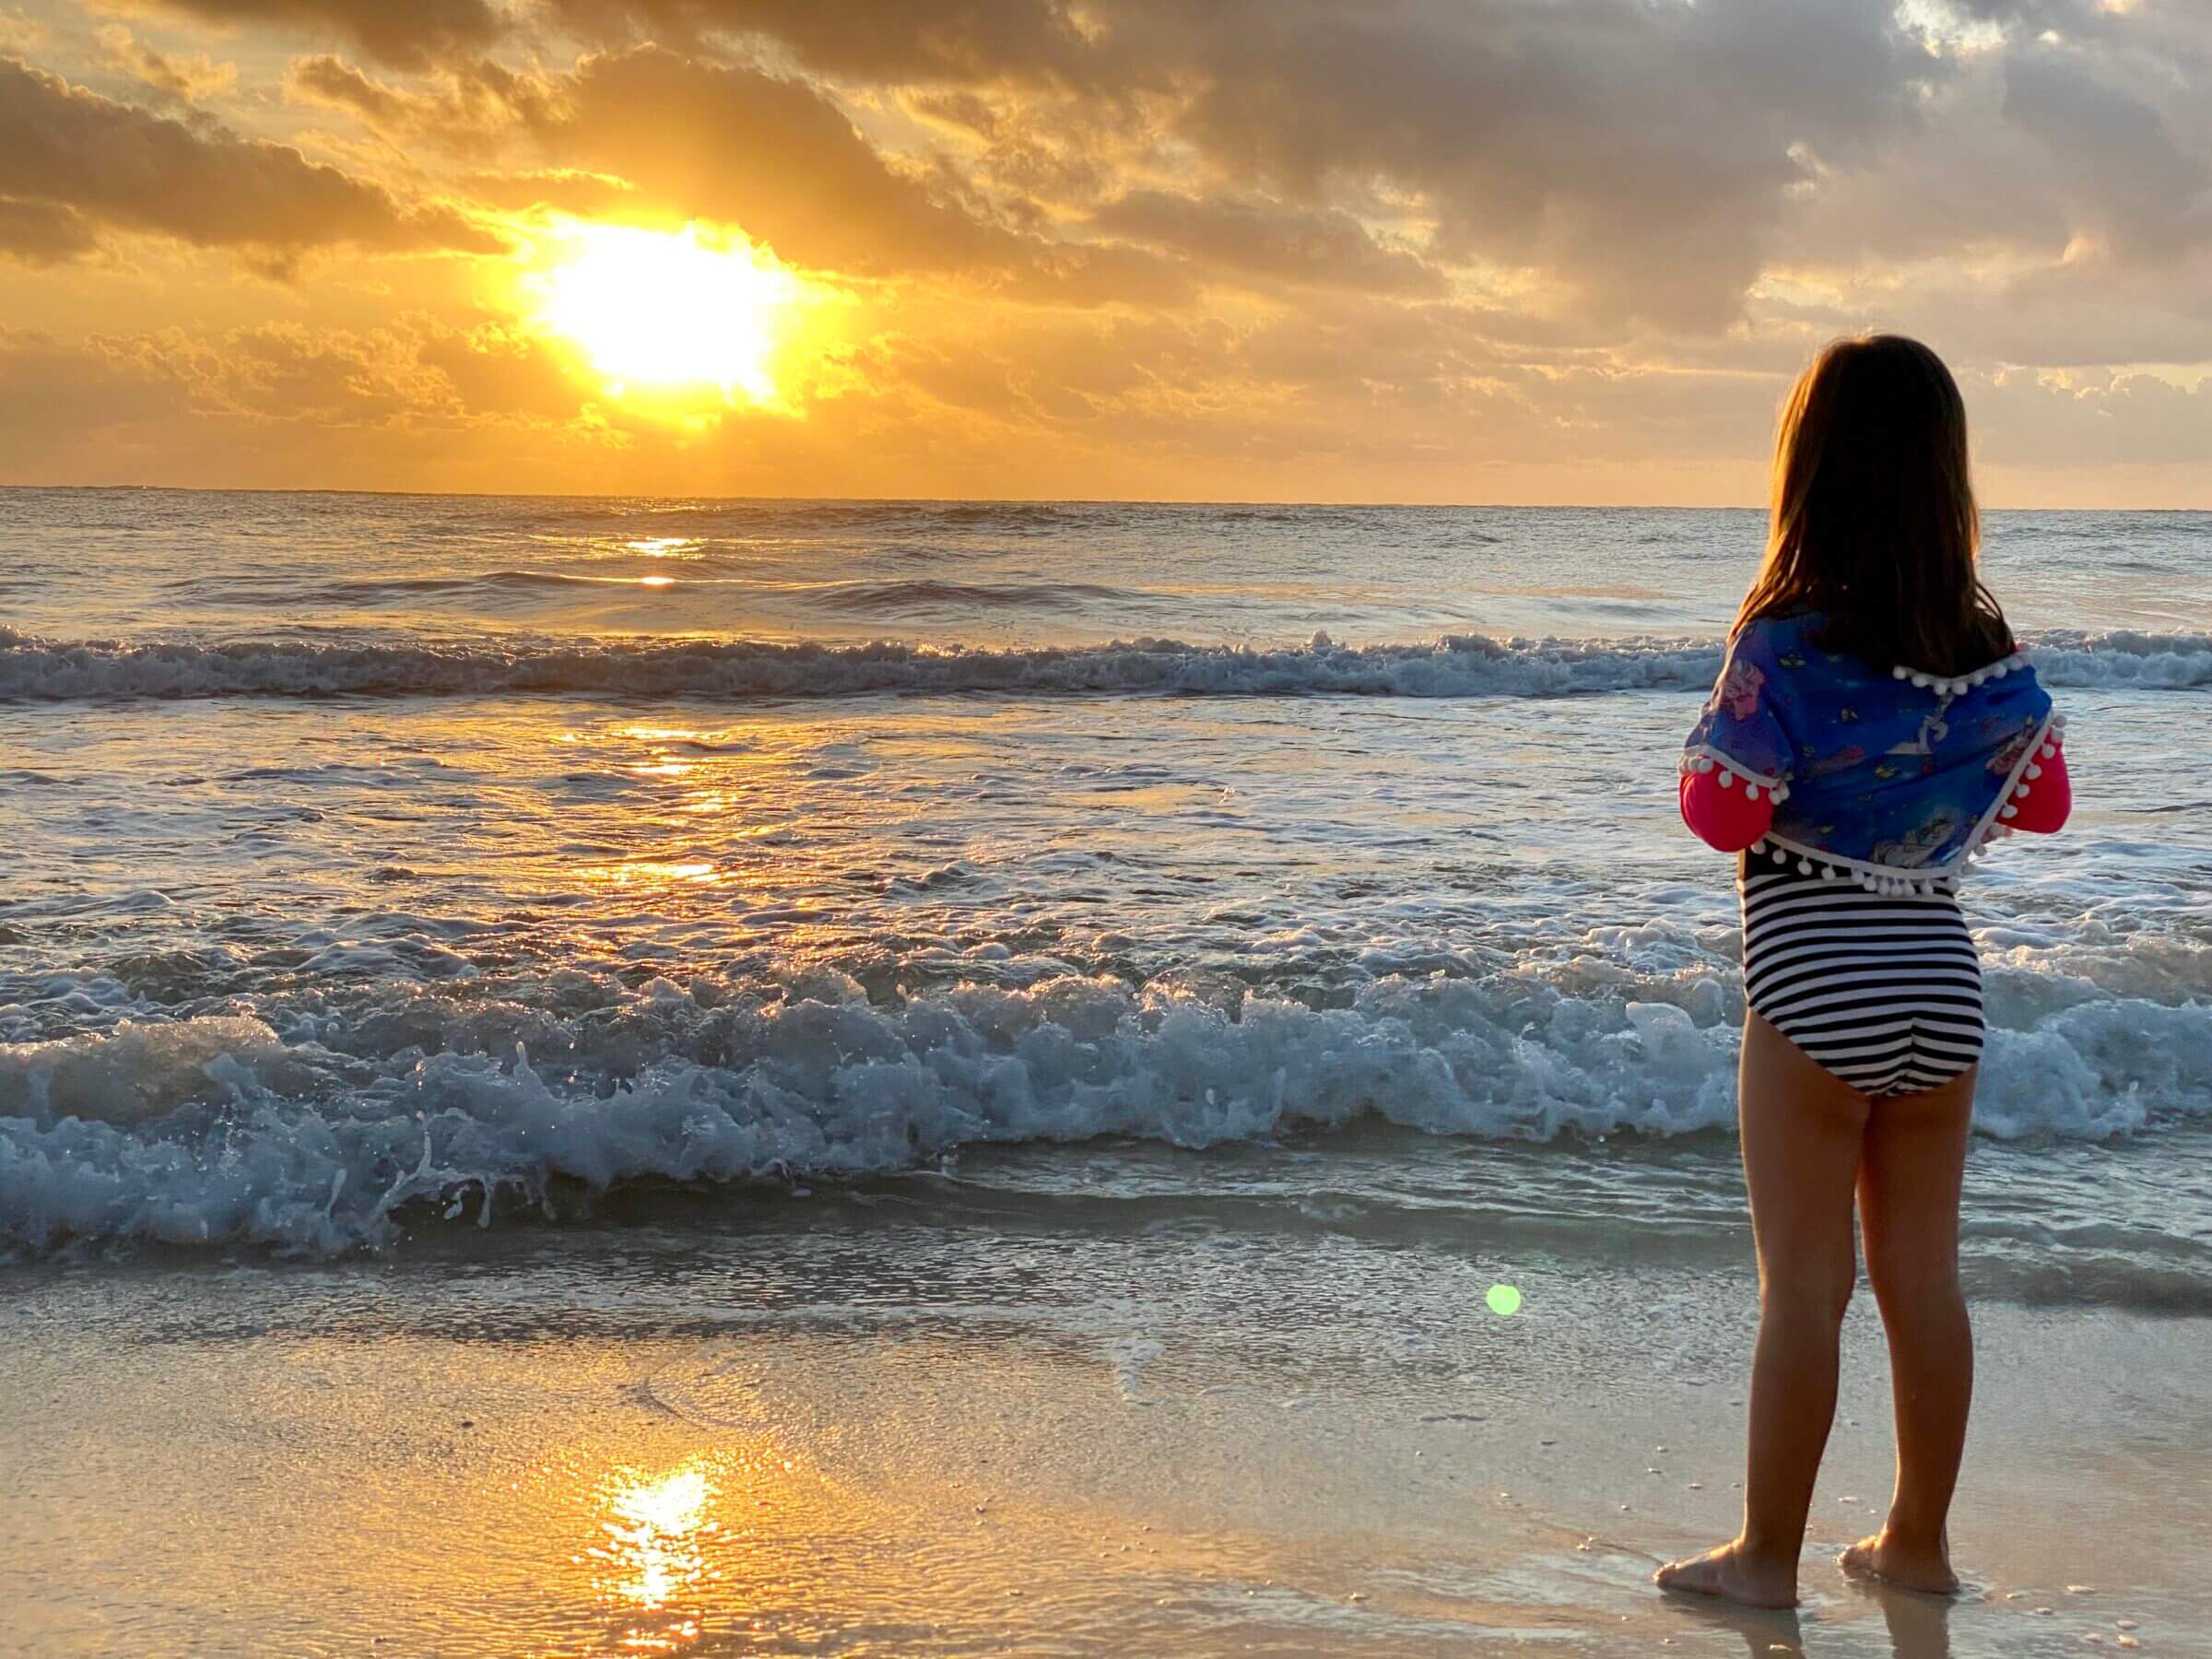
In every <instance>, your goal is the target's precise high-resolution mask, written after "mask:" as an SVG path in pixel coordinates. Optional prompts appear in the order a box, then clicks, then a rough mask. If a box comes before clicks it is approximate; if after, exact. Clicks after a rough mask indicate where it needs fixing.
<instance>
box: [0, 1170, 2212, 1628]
mask: <svg viewBox="0 0 2212 1659" xmlns="http://www.w3.org/2000/svg"><path fill="white" fill-rule="evenodd" d="M1451 1242H1452V1241H1449V1240H1447V1239H1445V1238H1442V1237H1441V1236H1440V1237H1438V1238H1435V1239H1433V1240H1431V1241H1426V1242H1424V1241H1419V1240H1395V1241H1389V1242H1386V1243H1378V1242H1373V1241H1358V1240H1346V1239H1339V1238H1319V1239H1312V1238H1305V1239H1295V1240H1283V1239H1265V1238H1262V1239H1253V1240H1238V1239H1233V1238H1230V1239H1223V1238H1220V1237H1215V1236H1208V1235H1207V1234H1206V1233H1205V1232H1204V1231H1202V1230H1194V1229H1192V1228H1190V1227H1188V1226H1187V1225H1179V1226H1173V1227H1170V1228H1168V1229H1166V1230H1158V1229H1153V1230H1146V1229H1141V1228H1140V1229H1137V1230H1118V1231H1117V1230H1102V1229H1100V1228H1098V1227H1097V1226H1096V1225H1091V1226H1088V1227H1070V1228H1066V1229H1063V1230H1060V1231H1058V1232H1056V1233H1055V1232H1049V1231H1038V1232H1033V1233H1027V1234H1013V1235H1006V1234H993V1233H991V1232H990V1231H988V1230H986V1227H985V1226H983V1225H971V1226H967V1227H955V1226H950V1225H947V1224H945V1223H944V1222H943V1221H942V1220H941V1219H933V1218H926V1217H915V1216H912V1215H909V1214H907V1213H906V1212H905V1209H904V1206H900V1205H898V1204H897V1203H895V1202H888V1201H887V1202H884V1203H882V1204H880V1205H879V1206H877V1210H876V1212H875V1213H874V1214H870V1213H868V1212H867V1210H866V1209H865V1207H864V1208H862V1209H860V1210H854V1211H848V1210H844V1209H841V1210H838V1211H836V1212H827V1211H826V1212H825V1213H824V1214H823V1216H822V1218H820V1220H819V1221H818V1224H816V1225H815V1226H813V1227H811V1228H806V1227H796V1226H794V1228H792V1229H790V1230H782V1231H778V1232H773V1233H767V1232H759V1231H747V1230H724V1231H722V1232H715V1231H712V1230H706V1231H700V1230H682V1231H674V1230H665V1229H662V1228H658V1227H654V1226H651V1225H636V1226H631V1227H628V1228H594V1229H588V1230H576V1231H572V1232H563V1233H560V1234H557V1235H550V1236H548V1235H539V1236H536V1237H534V1238H528V1239H524V1238H522V1237H520V1236H519V1235H517V1236H515V1237H513V1238H511V1239H508V1240H506V1241H501V1242H500V1243H499V1244H498V1245H497V1246H495V1247H492V1248H490V1249H488V1251H487V1252H486V1253H480V1254H477V1255H475V1256H462V1255H461V1254H459V1253H458V1252H457V1251H437V1252H426V1253H423V1254H421V1255H420V1256H419V1257H415V1258H400V1259H386V1260H382V1261H373V1262H353V1263H346V1264H338V1265H319V1266H317V1265H239V1264H235V1263H233V1264H228V1265H223V1264H216V1263H203V1264H193V1265H178V1264H176V1263H173V1262H172V1263H167V1264H159V1265H153V1264H148V1265H124V1266H120V1267H115V1266H108V1267H99V1268H92V1267H68V1266H61V1265H44V1266H31V1267H19V1268H17V1269H15V1270H13V1271H11V1272H10V1273H9V1274H8V1275H7V1276H6V1277H5V1279H0V1313H4V1316H5V1317H6V1321H7V1327H8V1329H9V1330H10V1332H11V1334H12V1335H13V1336H14V1340H13V1342H11V1343H10V1344H9V1345H8V1347H7V1348H6V1350H5V1357H0V1385H5V1386H6V1390H7V1394H8V1397H10V1398H11V1399H13V1400H15V1401H17V1402H18V1403H19V1405H18V1409H16V1410H15V1411H13V1412H11V1413H10V1415H9V1418H8V1421H7V1424H6V1429H5V1430H4V1431H0V1433H4V1435H5V1438H4V1439H0V1466H5V1467H6V1468H7V1469H8V1470H9V1471H10V1476H9V1484H10V1487H11V1490H12V1492H13V1494H14V1501H13V1502H11V1504H10V1506H9V1508H8V1512H7V1513H6V1518H5V1519H0V1560H5V1561H6V1563H7V1566H6V1568H5V1569H0V1585H4V1586H5V1594H6V1599H7V1601H8V1602H9V1604H10V1606H13V1607H15V1608H16V1609H17V1615H16V1620H15V1629H14V1634H13V1635H12V1636H11V1637H9V1638H6V1639H5V1640H6V1641H13V1642H16V1643H19V1644H23V1645H21V1646H20V1647H18V1648H17V1649H16V1650H14V1651H21V1652H26V1653H33V1652H35V1653H41V1654H53V1655H67V1654H91V1653H116V1652H147V1651H211V1650H218V1649H219V1650H221V1651H225V1652H238V1653H300V1652H326V1653H356V1652H359V1653H368V1652H371V1650H374V1651H377V1652H382V1653H441V1654H471V1653H485V1654H490V1653H612V1652H631V1653H636V1652H658V1653H698V1654H725V1653H1163V1654H1186V1653H1188V1654H1201V1653H1229V1652H1260V1653H1279V1654H1298V1653H1334V1652H1350V1651H1356V1652H1359V1653H1380V1654H1393V1653H1404V1654H1420V1653H1488V1652H1494V1651H1495V1652H1505V1651H1527V1650H1528V1649H1529V1648H1530V1647H1531V1646H1534V1647H1535V1651H1539V1652H1545V1653H1574V1654H1581V1653H1592V1654H1598V1653H1648V1652H1653V1651H1657V1650H1658V1649H1659V1648H1660V1647H1661V1646H1663V1645H1664V1646H1665V1649H1666V1651H1668V1652H1669V1653H1674V1652H1679V1653H1730V1654H1733V1653H1738V1652H1748V1653H1771V1652H1772V1651H1774V1648H1773V1644H1775V1643H1777V1642H1779V1643H1781V1644H1782V1651H1783V1652H1803V1653H1808V1654H1823V1655H1836V1656H1839V1659H1840V1656H1842V1655H1850V1654H1862V1653H1865V1654H1875V1653H1900V1654H1912V1655H1958V1656H1960V1659H1965V1656H1968V1655H1993V1656H1994V1655H1999V1654H2002V1655H2013V1654H2019V1653H2041V1652H2054V1653H2055V1652H2060V1651H2066V1652H2076V1651H2079V1650H2080V1649H2081V1647H2082V1646H2083V1645H2084V1643H2085V1639H2086V1638H2087V1637H2088V1636H2089V1635H2091V1634H2095V1635H2098V1636H2100V1638H2101V1640H2102V1641H2103V1643H2104V1644H2106V1645H2111V1644H2113V1643H2114V1642H2116V1640H2117V1638H2118V1637H2119V1636H2121V1635H2123V1634H2129V1635H2132V1636H2133V1637H2134V1639H2135V1640H2136V1641H2139V1642H2140V1644H2141V1649H2142V1651H2144V1652H2147V1653H2155V1652H2182V1651H2185V1646H2184V1644H2185V1643H2186V1642H2187V1641H2189V1640H2190V1639H2191V1636H2192V1634H2193V1632H2194V1630H2198V1629H2201V1627H2202V1626H2203V1625H2204V1624H2205V1623H2206V1621H2207V1620H2208V1619H2212V1606H2207V1604H2206V1601H2205V1599H2204V1597H2203V1596H2202V1594H2201V1593H2193V1592H2186V1591H2184V1590H2183V1588H2182V1587H2183V1586H2187V1585H2191V1584H2194V1583H2199V1582H2201V1580H2202V1578H2203V1576H2204V1574H2205V1571H2206V1568H2207V1567H2208V1566H2212V1499H2207V1498H2206V1496H2205V1494H2206V1493H2212V1430H2207V1429H2206V1424H2208V1423H2212V1411H2207V1410H2206V1406H2207V1404H2212V1398H2208V1396H2212V1382H2207V1381H2206V1379H2207V1377H2212V1367H2207V1366H2206V1360H2207V1359H2212V1321H2206V1320H2203V1319H2196V1318H2153V1317H2147V1316H2144V1315H2140V1314H2135V1313H2124V1312H2115V1311H2111V1310H2098V1309H2089V1308H2079V1307H2076V1308H2063V1307H2062V1308H2026V1307H2020V1306H2015V1305H2008V1304H2004V1303H1988V1304H1982V1305H1978V1306H1977V1307H1976V1309H1975V1314H1976V1320H1977V1326H1978V1338H1979V1340H1978V1348H1979V1356H1980V1371H1981V1374H1982V1376H1983V1379H1984V1381H1983V1386H1982V1389H1981V1393H1980V1394H1979V1396H1978V1398H1977V1402H1976V1418H1975V1424H1974V1429H1973V1431H1972V1435H1971V1440H1970V1446H1969V1452H1968V1462H1967V1468H1966V1473H1965V1479H1964V1483H1963V1486H1962V1489H1961V1494H1960V1499H1959V1507H1958V1510H1957V1512H1955V1515H1954V1523H1953V1533H1954V1539H1955V1542H1956V1545H1957V1552H1956V1553H1957V1558H1958V1562H1959V1568H1960V1571H1961V1573H1962V1575H1963V1576H1965V1577H1966V1578H1967V1579H1968V1580H1969V1581H1970V1583H1971V1584H1972V1585H1974V1586H1976V1588H1975V1589H1973V1590H1972V1592H1971V1594H1969V1595H1968V1596H1967V1597H1965V1598H1963V1599H1962V1600H1961V1601H1960V1602H1959V1603H1958V1604H1956V1605H1955V1606H1950V1607H1948V1608H1945V1607H1944V1606H1942V1605H1940V1604H1935V1603H1930V1602H1928V1601H1926V1600H1925V1598H1921V1597H1914V1596H1910V1595H1908V1594H1904V1593H1900V1592H1883V1591H1880V1590H1877V1589H1874V1588H1871V1587H1867V1586H1863V1585H1855V1584H1853V1583H1847V1582H1846V1581H1844V1580H1842V1579H1841V1577H1840V1576H1839V1575H1838V1573H1837V1572H1836V1570H1835V1568H1834V1565H1833V1558H1834V1555H1835V1552H1836V1551H1837V1550H1838V1549H1840V1548H1841V1547H1842V1545H1844V1544H1845V1543H1848V1542H1850V1541H1852V1540H1853V1539H1854V1538H1856V1537H1857V1536H1859V1535H1862V1534H1864V1533H1865V1531H1868V1530H1870V1529H1871V1527H1872V1526H1873V1525H1874V1524H1877V1522H1878V1516H1879V1498H1880V1496H1881V1494H1883V1493H1884V1492H1885V1491H1886V1489H1887V1479H1888V1440H1887V1420H1886V1419H1887V1401H1886V1389H1887V1374H1886V1367H1885V1364H1884V1360H1883V1357H1882V1352H1881V1344H1880V1338H1879V1331H1878V1325H1877V1324H1876V1322H1875V1319H1874V1315H1873V1312H1872V1308H1871V1305H1870V1299H1868V1298H1866V1297H1865V1296H1864V1295H1862V1296H1861V1297H1860V1298H1859V1299H1857V1300H1856V1302H1854V1306H1853V1312H1852V1315H1851V1318H1850V1321H1849V1322H1848V1324H1847V1325H1846V1330H1845V1355H1846V1357H1845V1374H1844V1382H1843V1391H1842V1404H1841V1409H1840V1411H1839V1416H1838V1420H1837V1425H1836V1430H1835V1435H1834V1437H1833V1439H1832V1441H1831V1443H1830V1455H1829V1461H1828V1465H1827V1466H1826V1469H1825V1471H1824V1474H1823V1477H1822V1480H1821V1484H1820V1488H1819V1493H1818V1498H1817V1500H1816V1502H1815V1507H1814V1522H1813V1527H1812V1530H1811V1535H1810V1538H1809V1540H1808V1546H1807V1549H1806V1558H1805V1565H1804V1568H1803V1571H1802V1572H1801V1577H1800V1584H1801V1589H1802V1590H1803V1592H1804V1593H1805V1594H1806V1601H1805V1603H1804V1605H1803V1606H1801V1608H1800V1609H1799V1611H1798V1613H1797V1614H1796V1615H1795V1616H1794V1618H1792V1617H1791V1616H1787V1615H1783V1616H1774V1615H1753V1614H1747V1613H1738V1612H1736V1611H1734V1610H1730V1609H1725V1608H1720V1607H1715V1606H1705V1605H1703V1604H1697V1603H1692V1602H1690V1601H1688V1598H1682V1597H1677V1596H1663V1595H1661V1594H1659V1593H1657V1592H1656V1591H1654V1590H1653V1589H1652V1587H1651V1586H1650V1585H1649V1584H1648V1583H1646V1582H1645V1581H1646V1579H1647V1578H1648V1575H1649V1572H1650V1571H1651V1568H1652V1567H1653V1565H1654V1564H1655V1563H1656V1562H1657V1561H1658V1560H1659V1559H1665V1557H1667V1556H1669V1555H1672V1554H1676V1553H1680V1552H1682V1551H1685V1550H1688V1549H1690V1548H1694V1547H1701V1546H1702V1545H1704V1544H1707V1543H1711V1542H1712V1541H1715V1540H1716V1539H1717V1538H1719V1537H1721V1536H1724V1535H1725V1534H1726V1533H1727V1532H1728V1531H1730V1530H1732V1528H1733V1523H1734V1518H1735V1510H1734V1505H1735V1491H1734V1490H1733V1489H1732V1485H1731V1483H1732V1482H1733V1481H1734V1480H1735V1479H1736V1478H1737V1477H1738V1469H1737V1462H1738V1459H1739V1457H1740V1453H1741V1445H1740V1436H1741V1427H1742V1426H1741V1420H1740V1419H1741V1409H1740V1407H1739V1406H1735V1405H1734V1404H1733V1401H1734V1400H1735V1399H1738V1398H1740V1397H1741V1387H1740V1382H1741V1374H1742V1368H1743V1366H1744V1364H1745V1362H1746V1361H1747V1358H1748V1335H1749V1329H1750V1323H1751V1313H1752V1309H1751V1298H1750V1283H1749V1278H1748V1276H1747V1272H1746V1271H1744V1270H1742V1269H1740V1268H1739V1269H1735V1270H1727V1271H1722V1270H1715V1269H1711V1268H1706V1269H1684V1268H1682V1267H1680V1266H1678V1265H1677V1266H1672V1267H1653V1268H1639V1267H1637V1266H1634V1265H1624V1264H1620V1263H1618V1262H1613V1263H1597V1262H1578V1261H1576V1260H1573V1259H1571V1258H1567V1257H1561V1256H1552V1257H1549V1258H1547V1259H1532V1260H1530V1261H1527V1262H1524V1263H1522V1264H1520V1265H1518V1269H1517V1272H1516V1277H1517V1278H1518V1279H1519V1281H1520V1282H1521V1284H1522V1285H1523V1287H1524V1289H1525V1291H1526V1295H1527V1300H1526V1301H1525V1303H1524V1306H1523V1309H1522V1311H1521V1312H1518V1313H1516V1314H1514V1315H1512V1317H1510V1318H1507V1317H1499V1316H1497V1315H1494V1314H1491V1313H1488V1312H1485V1311H1484V1309H1483V1307H1482V1305H1481V1290H1480V1286H1481V1285H1482V1284H1483V1283H1484V1282H1485V1281H1487V1280H1488V1279H1489V1278H1490V1277H1492V1276H1493V1275H1495V1274H1497V1273H1499V1272H1500V1271H1502V1269H1501V1268H1500V1265H1498V1264H1495V1263H1492V1262H1488V1261H1483V1260H1468V1259H1466V1256H1465V1253H1464V1252H1458V1251H1455V1250H1453V1249H1451V1248H1449V1246H1450V1244H1451ZM1178 1268H1180V1270H1181V1271H1180V1273H1178V1271H1177V1270H1178ZM1661 1447H1665V1450H1664V1451H1661V1450H1660V1449H1659V1448H1661ZM2148 1515H2157V1516H2158V1517H2159V1524H2158V1526H2157V1527H2156V1528H2155V1529H2152V1528H2148V1527H2145V1528H2143V1529H2142V1530H2140V1531H2138V1530H2136V1527H2137V1526H2138V1524H2140V1522H2141V1520H2142V1518H2143V1517H2145V1516H2148ZM2069 1584H2081V1585H2087V1586H2090V1588H2088V1589H2087V1590H2082V1591H2075V1592H2069V1591H2068V1590H2067V1585H2069ZM2041 1608H2048V1609H2050V1610H2049V1612H2047V1613H2044V1612H2041V1611H2039V1610H2038V1609H2041ZM2121 1618H2131V1619H2133V1620H2134V1621H2136V1628H2135V1629H2134V1630H2132V1631H2124V1630H2122V1629H2121V1628H2120V1627H2119V1625H2118V1624H2117V1622H2116V1621H2117V1620H2118V1619H2121Z"/></svg>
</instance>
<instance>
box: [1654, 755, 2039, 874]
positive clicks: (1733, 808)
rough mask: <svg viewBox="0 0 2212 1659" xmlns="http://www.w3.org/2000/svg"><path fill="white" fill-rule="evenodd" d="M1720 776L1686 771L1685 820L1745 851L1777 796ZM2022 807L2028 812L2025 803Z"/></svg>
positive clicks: (1720, 844) (1717, 841)
mask: <svg viewBox="0 0 2212 1659" xmlns="http://www.w3.org/2000/svg"><path fill="white" fill-rule="evenodd" d="M2050 775H2051V768H2050V767H2048V766H2045V767H2044V768H2043V776H2045V777H2046V778H2047V777H2049V776H2050ZM1720 776H1721V774H1720V772H1719V771H1709V772H1700V771H1686V772H1684V773H1683V774H1682V787H1681V799H1682V821H1683V822H1684V823H1686V824H1688V826H1689V827H1690V829H1691V830H1693V831H1695V832H1696V834H1697V837H1698V839H1699V840H1700V841H1703V842H1704V843H1705V844H1706V845H1707V846H1709V847H1713V848H1717V849H1718V850H1719V851H1721V852H1723V853H1741V852H1742V851H1743V850H1744V849H1745V848H1746V847H1747V846H1749V845H1750V844H1751V843H1752V842H1753V841H1757V840H1758V839H1759V837H1760V836H1762V835H1764V834H1766V832H1767V830H1768V829H1769V827H1770V826H1771V825H1772V823H1773V822H1774V801H1773V797H1771V795H1768V794H1764V793H1763V792H1762V793H1761V794H1760V795H1759V799H1758V800H1756V801H1754V800H1749V799H1747V798H1746V796H1745V792H1744V791H1743V789H1742V788H1740V787H1737V788H1731V789H1724V788H1722V787H1721V785H1720V782H1719V779H1720ZM2028 798H2029V800H2030V801H2032V800H2034V798H2035V795H2034V794H2030V796H2029V797H2028ZM2020 810H2021V812H2022V813H2023V814H2025V813H2026V811H2027V806H2026V804H2025V803H2023V804H2022V806H2021V808H2020Z"/></svg>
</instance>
